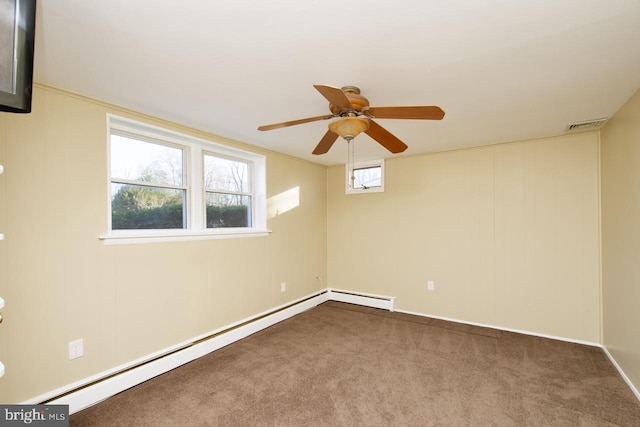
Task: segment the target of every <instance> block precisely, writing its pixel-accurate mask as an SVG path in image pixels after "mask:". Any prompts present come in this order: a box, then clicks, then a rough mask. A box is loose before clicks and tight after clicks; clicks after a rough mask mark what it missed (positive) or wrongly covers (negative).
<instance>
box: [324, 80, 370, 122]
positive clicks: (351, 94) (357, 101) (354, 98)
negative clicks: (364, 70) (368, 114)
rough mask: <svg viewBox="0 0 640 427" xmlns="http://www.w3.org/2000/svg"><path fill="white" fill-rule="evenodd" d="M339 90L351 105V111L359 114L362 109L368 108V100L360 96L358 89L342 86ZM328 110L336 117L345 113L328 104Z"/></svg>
mask: <svg viewBox="0 0 640 427" xmlns="http://www.w3.org/2000/svg"><path fill="white" fill-rule="evenodd" d="M341 89H342V91H343V92H344V94H345V95H346V97H347V99H348V100H349V102H350V103H351V107H352V108H353V111H357V112H361V111H362V109H363V108H365V107H368V106H369V100H368V99H367V98H365V97H364V96H362V95H360V89H359V88H357V87H356V86H344V87H342V88H341ZM329 110H330V111H331V112H332V113H333V114H335V115H336V116H340V115H343V113H345V111H343V110H342V109H341V108H340V107H336V106H335V105H333V104H329ZM346 113H347V114H348V113H349V112H348V111H347V112H346Z"/></svg>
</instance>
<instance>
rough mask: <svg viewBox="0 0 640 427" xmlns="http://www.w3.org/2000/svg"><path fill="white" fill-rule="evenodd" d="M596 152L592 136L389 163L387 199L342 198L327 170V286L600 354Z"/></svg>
mask: <svg viewBox="0 0 640 427" xmlns="http://www.w3.org/2000/svg"><path fill="white" fill-rule="evenodd" d="M415 143H419V142H415ZM598 146H599V141H598V134H597V133H590V134H582V135H572V136H563V137H557V138H549V139H541V140H534V141H526V142H517V143H511V144H504V145H494V146H490V147H483V148H476V149H468V150H460V151H451V152H444V153H438V154H432V155H422V156H411V157H401V158H395V159H392V160H387V162H386V166H385V167H386V176H385V179H386V184H385V192H384V193H371V194H357V195H345V194H344V168H343V167H332V168H330V170H329V182H328V243H327V245H328V284H329V286H331V287H334V288H339V289H340V288H342V289H350V290H356V291H362V292H369V293H376V294H382V295H389V296H395V297H397V299H396V308H397V309H398V310H404V311H409V312H415V313H421V314H427V315H434V316H441V317H447V318H452V319H458V320H463V321H469V322H476V323H482V324H487V325H495V326H500V327H505V328H511V329H517V330H523V331H529V332H534V333H540V334H549V335H553V336H558V337H565V338H570V339H574V340H583V341H588V342H596V343H597V342H600V270H599V193H598V185H599V177H598V171H599V169H598V162H599V158H598V155H599V153H598ZM427 280H434V281H435V291H431V292H428V291H427V290H426V283H427Z"/></svg>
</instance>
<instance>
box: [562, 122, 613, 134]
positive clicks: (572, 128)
mask: <svg viewBox="0 0 640 427" xmlns="http://www.w3.org/2000/svg"><path fill="white" fill-rule="evenodd" d="M607 120H608V119H594V120H587V121H584V122H576V123H569V124H568V125H567V128H566V129H565V132H579V131H587V130H597V129H600V128H601V127H602V126H604V124H605V123H606V122H607Z"/></svg>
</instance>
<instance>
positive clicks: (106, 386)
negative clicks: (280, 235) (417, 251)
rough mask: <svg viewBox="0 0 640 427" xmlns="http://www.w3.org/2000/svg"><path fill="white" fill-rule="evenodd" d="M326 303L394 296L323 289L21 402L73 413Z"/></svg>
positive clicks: (386, 302) (389, 303) (389, 306)
mask: <svg viewBox="0 0 640 427" xmlns="http://www.w3.org/2000/svg"><path fill="white" fill-rule="evenodd" d="M327 301H340V302H346V303H351V304H359V305H365V306H369V307H374V308H380V309H385V310H390V311H393V303H394V297H386V296H380V295H372V294H360V293H357V292H352V291H344V290H337V289H325V290H322V291H319V292H317V293H315V294H312V295H308V296H306V297H303V298H300V299H298V300H296V301H292V302H291V303H289V304H286V305H283V306H280V307H276V308H274V309H272V310H269V311H267V312H264V313H260V314H258V315H256V316H252V317H250V318H247V319H244V320H241V321H239V322H236V323H234V324H231V325H227V326H225V327H224V328H221V329H219V330H216V331H212V332H210V333H208V334H206V335H203V336H200V337H195V338H194V339H192V340H189V341H187V342H183V343H179V344H177V345H175V346H172V347H170V348H166V349H163V350H161V351H159V352H156V353H154V354H151V355H148V356H146V357H143V358H140V359H137V360H134V361H132V362H130V363H128V364H125V365H121V366H118V367H116V368H114V369H111V370H109V371H106V372H102V373H100V374H97V375H95V376H92V377H89V378H85V379H83V380H81V381H78V382H75V383H73V384H69V385H67V386H65V387H61V388H59V389H57V390H53V391H51V392H49V393H46V394H45V395H41V396H38V397H35V398H33V399H29V400H28V401H25V402H22V403H23V404H40V403H42V404H51V405H69V413H70V414H73V413H75V412H78V411H81V410H82V409H85V408H88V407H89V406H92V405H94V404H96V403H98V402H101V401H102V400H105V399H107V398H109V397H111V396H114V395H116V394H118V393H120V392H122V391H124V390H127V389H128V388H131V387H134V386H136V385H138V384H141V383H143V382H145V381H147V380H149V379H151V378H154V377H156V376H158V375H161V374H163V373H165V372H169V371H170V370H172V369H175V368H177V367H179V366H182V365H184V364H186V363H189V362H191V361H193V360H195V359H198V358H199V357H202V356H204V355H206V354H208V353H211V352H213V351H216V350H218V349H220V348H222V347H225V346H227V345H229V344H232V343H234V342H236V341H239V340H241V339H243V338H246V337H248V336H249V335H252V334H254V333H256V332H258V331H261V330H263V329H265V328H268V327H269V326H272V325H275V324H276V323H279V322H281V321H283V320H286V319H288V318H290V317H293V316H295V315H297V314H300V313H302V312H304V311H307V310H309V309H311V308H314V307H316V306H317V305H319V304H322V303H324V302H327Z"/></svg>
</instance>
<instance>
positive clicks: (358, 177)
mask: <svg viewBox="0 0 640 427" xmlns="http://www.w3.org/2000/svg"><path fill="white" fill-rule="evenodd" d="M345 170H346V192H347V194H357V193H364V192H374V193H375V192H383V191H384V160H375V161H370V162H362V163H356V164H354V165H352V167H349V166H348V165H347V167H346V168H345Z"/></svg>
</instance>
